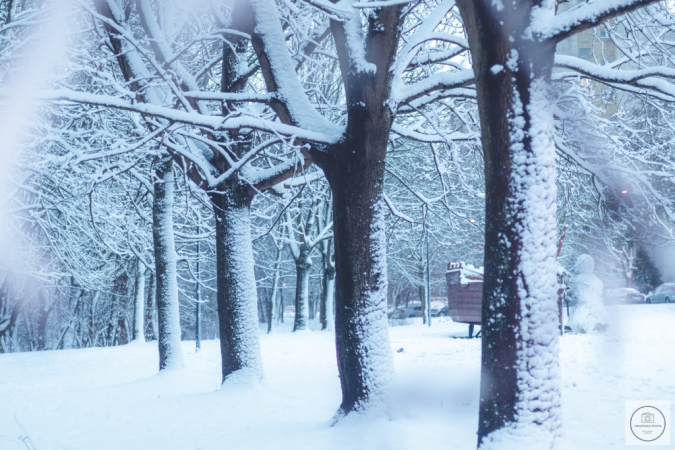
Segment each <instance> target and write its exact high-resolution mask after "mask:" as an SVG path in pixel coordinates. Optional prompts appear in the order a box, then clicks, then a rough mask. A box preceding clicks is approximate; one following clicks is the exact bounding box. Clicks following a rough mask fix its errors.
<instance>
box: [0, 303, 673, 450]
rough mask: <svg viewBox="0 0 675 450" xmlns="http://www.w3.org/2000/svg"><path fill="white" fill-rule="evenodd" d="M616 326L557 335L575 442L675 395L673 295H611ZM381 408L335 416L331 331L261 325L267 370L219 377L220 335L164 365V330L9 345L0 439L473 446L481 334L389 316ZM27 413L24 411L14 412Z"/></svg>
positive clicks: (614, 439) (71, 445) (55, 445)
mask: <svg viewBox="0 0 675 450" xmlns="http://www.w3.org/2000/svg"><path fill="white" fill-rule="evenodd" d="M609 311H610V314H611V323H612V328H611V330H612V331H611V332H610V333H609V334H607V335H601V336H598V335H590V336H565V337H564V338H563V340H562V358H561V360H562V364H563V414H564V422H565V432H566V435H567V437H568V439H569V441H570V442H571V443H573V444H576V446H577V447H578V448H579V449H583V450H585V449H598V450H599V449H610V448H617V447H623V446H624V403H625V400H669V401H671V402H674V403H675V376H674V375H675V359H674V358H673V350H674V348H675V347H674V346H675V305H634V306H618V307H612V308H610V309H609ZM390 333H391V342H392V347H393V349H394V350H395V351H396V350H400V349H403V350H402V351H400V352H395V353H394V354H395V362H396V370H397V385H396V389H395V392H394V395H393V400H392V405H391V411H390V413H389V416H388V417H386V418H368V419H364V418H362V417H361V418H359V417H353V418H348V419H347V420H344V421H342V422H341V423H340V424H338V425H337V426H335V427H330V426H329V421H330V419H331V417H332V415H333V413H334V412H335V410H336V409H337V407H338V405H339V402H340V386H339V379H338V376H337V368H336V363H335V347H334V340H333V338H332V335H331V334H329V333H322V332H303V333H297V334H292V333H285V332H279V333H275V334H272V335H263V336H261V345H262V352H263V362H264V369H265V375H266V378H265V381H264V383H262V384H261V385H259V386H256V387H253V388H251V387H232V386H231V387H229V388H227V389H223V390H221V391H219V392H215V391H216V390H217V388H218V385H219V378H220V373H219V370H220V364H219V352H218V344H217V342H215V341H206V342H203V344H202V346H203V347H202V351H201V352H200V353H198V354H194V352H193V346H194V343H193V342H184V343H183V345H184V350H185V353H186V358H185V359H186V367H185V368H184V369H182V370H177V371H174V372H170V373H166V374H162V375H160V376H155V373H156V367H157V364H158V362H157V350H156V344H154V343H149V344H140V345H128V346H124V347H115V348H106V349H86V350H67V351H52V352H41V353H24V354H10V355H0V449H2V450H20V449H21V450H26V448H30V447H29V445H30V443H28V445H26V444H24V443H23V442H22V441H21V440H20V438H21V437H25V436H29V438H30V441H31V442H32V444H33V446H34V448H35V449H36V450H66V449H68V450H71V449H72V450H104V449H110V450H113V449H114V450H121V449H124V450H127V449H129V450H133V449H139V450H140V449H143V450H154V449H158V450H159V449H162V450H174V449H175V450H183V449H186V450H187V449H192V450H196V449H201V450H207V449H224V448H226V449H265V450H271V449H312V450H314V449H316V450H319V449H350V450H351V449H368V450H371V449H387V450H389V449H401V450H403V449H425V450H432V449H449V448H451V449H454V450H462V449H467V450H469V449H474V448H475V431H476V424H477V411H478V386H479V372H480V367H479V362H480V341H479V340H478V339H472V340H467V339H451V338H449V336H450V335H461V336H463V335H465V333H466V326H465V325H459V324H454V323H452V322H450V321H444V322H441V321H436V322H435V323H434V326H433V327H431V328H428V327H425V326H422V325H411V326H403V327H393V328H391V329H390ZM17 421H18V422H17Z"/></svg>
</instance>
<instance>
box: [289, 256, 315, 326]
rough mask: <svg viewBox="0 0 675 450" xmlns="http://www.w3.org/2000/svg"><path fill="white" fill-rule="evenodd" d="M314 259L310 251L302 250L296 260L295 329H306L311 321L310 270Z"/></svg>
mask: <svg viewBox="0 0 675 450" xmlns="http://www.w3.org/2000/svg"><path fill="white" fill-rule="evenodd" d="M311 268H312V260H311V258H310V256H309V251H308V250H306V249H305V248H302V249H301V250H300V257H299V258H298V259H297V260H296V261H295V322H293V331H301V330H306V329H307V327H308V326H309V325H308V322H309V271H310V270H311Z"/></svg>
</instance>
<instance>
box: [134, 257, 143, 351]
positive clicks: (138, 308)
mask: <svg viewBox="0 0 675 450" xmlns="http://www.w3.org/2000/svg"><path fill="white" fill-rule="evenodd" d="M132 340H134V341H141V342H145V266H144V265H143V263H142V262H141V260H140V259H138V260H137V261H136V277H135V280H134V325H133V329H132Z"/></svg>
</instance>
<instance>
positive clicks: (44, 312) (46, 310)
mask: <svg viewBox="0 0 675 450" xmlns="http://www.w3.org/2000/svg"><path fill="white" fill-rule="evenodd" d="M38 295H39V296H40V314H39V315H38V323H37V344H36V350H38V351H39V350H45V349H46V348H47V320H49V315H50V314H51V312H52V309H53V308H54V305H55V303H56V302H55V301H51V302H50V301H49V299H46V298H45V295H47V294H45V293H44V292H43V293H41V294H38ZM49 303H51V304H49ZM48 304H49V305H48Z"/></svg>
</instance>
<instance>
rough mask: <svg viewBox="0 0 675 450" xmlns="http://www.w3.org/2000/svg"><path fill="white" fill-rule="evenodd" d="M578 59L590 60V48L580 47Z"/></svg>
mask: <svg viewBox="0 0 675 450" xmlns="http://www.w3.org/2000/svg"><path fill="white" fill-rule="evenodd" d="M579 57H581V58H590V57H591V49H590V47H581V48H579Z"/></svg>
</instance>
